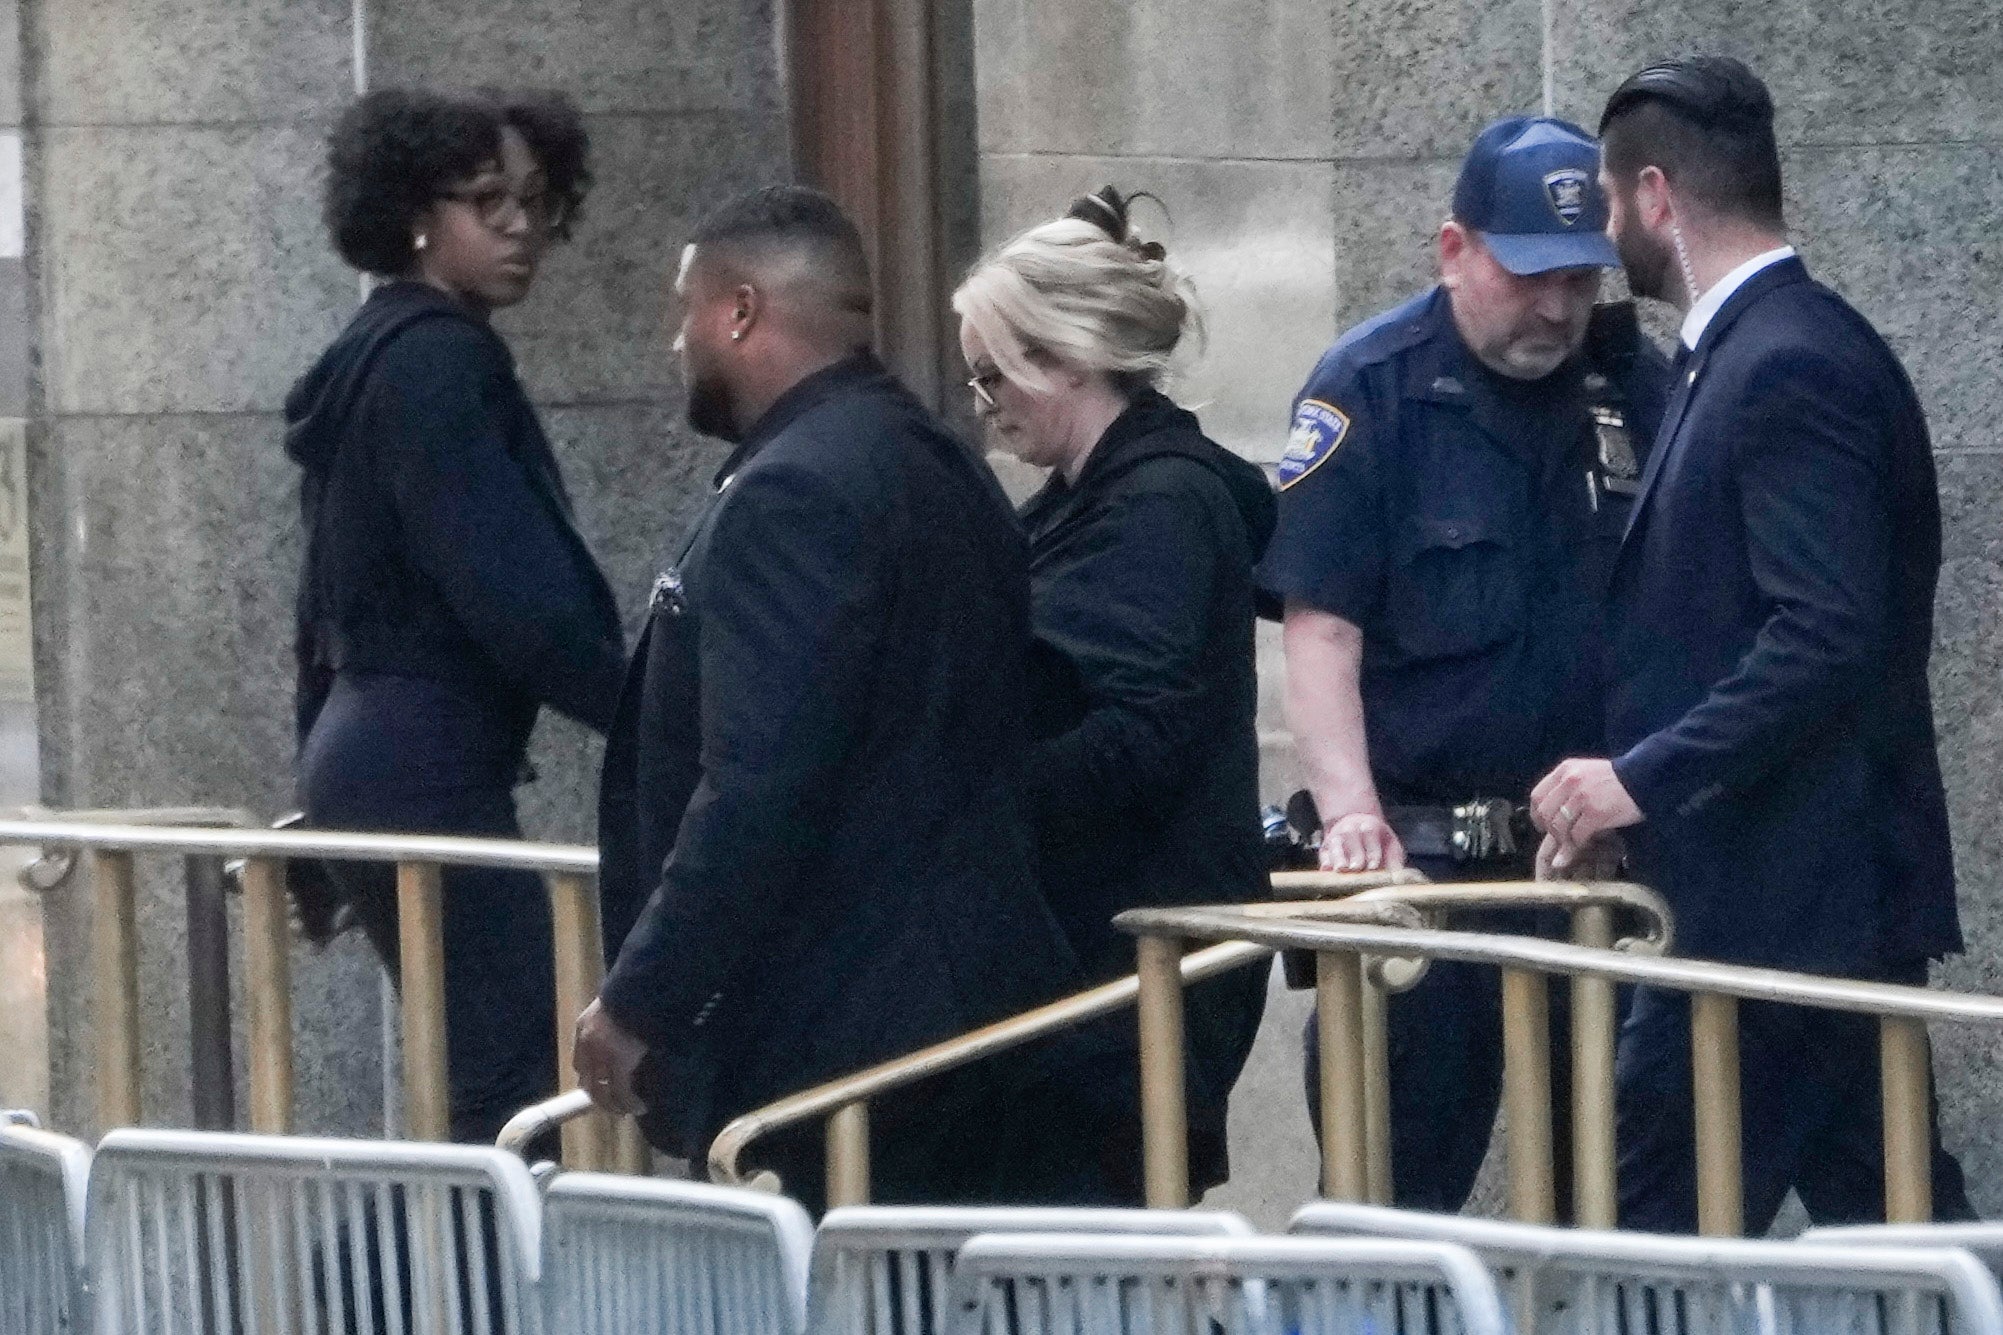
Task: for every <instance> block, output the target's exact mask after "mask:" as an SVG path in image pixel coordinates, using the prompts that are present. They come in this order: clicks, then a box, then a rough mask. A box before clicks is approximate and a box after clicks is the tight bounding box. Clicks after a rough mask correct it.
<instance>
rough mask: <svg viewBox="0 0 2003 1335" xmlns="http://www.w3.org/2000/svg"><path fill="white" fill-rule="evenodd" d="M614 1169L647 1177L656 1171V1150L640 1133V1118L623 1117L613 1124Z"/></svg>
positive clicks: (630, 1174) (635, 1175) (631, 1174)
mask: <svg viewBox="0 0 2003 1335" xmlns="http://www.w3.org/2000/svg"><path fill="white" fill-rule="evenodd" d="M612 1171H613V1172H615V1173H624V1174H626V1175H627V1176H628V1177H646V1176H647V1175H648V1174H650V1173H652V1172H653V1171H654V1151H653V1150H652V1149H651V1148H650V1147H649V1146H648V1144H647V1138H646V1137H645V1136H643V1135H641V1134H640V1122H639V1119H638V1118H634V1117H621V1118H620V1119H619V1120H618V1121H617V1122H615V1123H613V1125H612Z"/></svg>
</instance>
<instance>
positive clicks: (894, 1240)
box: [807, 1205, 1252, 1335]
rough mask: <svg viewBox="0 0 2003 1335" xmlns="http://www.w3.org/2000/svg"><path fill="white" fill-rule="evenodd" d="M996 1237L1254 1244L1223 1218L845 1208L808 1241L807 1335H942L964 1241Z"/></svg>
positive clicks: (1201, 1213)
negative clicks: (1149, 1238)
mask: <svg viewBox="0 0 2003 1335" xmlns="http://www.w3.org/2000/svg"><path fill="white" fill-rule="evenodd" d="M1001 1233H1038V1234H1041V1233H1064V1234H1092V1235H1108V1234H1129V1235H1151V1236H1158V1237H1160V1236H1177V1237H1211V1238H1230V1237H1251V1236H1252V1226H1251V1225H1250V1224H1248V1223H1246V1222H1245V1220H1244V1219H1242V1218H1240V1217H1239V1216H1237V1215H1235V1214H1230V1213H1227V1212H1224V1211H1220V1210H1182V1211H1177V1212H1175V1213H1173V1214H1167V1213H1162V1212H1159V1211H1152V1210H1099V1209H1072V1210H1061V1209H1041V1208H1034V1207H1014V1206H922V1205H913V1206H881V1205H874V1206H872V1205H862V1206H848V1207H844V1208H842V1209H836V1210H830V1211H828V1214H827V1217H826V1218H825V1219H823V1220H822V1221H821V1228H820V1231H819V1233H817V1234H816V1235H815V1237H814V1260H813V1270H812V1278H811V1280H810V1282H809V1284H808V1290H807V1292H808V1302H809V1316H808V1321H807V1329H808V1330H809V1331H811V1332H812V1335H942V1333H943V1332H944V1331H945V1330H946V1329H947V1325H948V1323H947V1317H948V1315H949V1308H950V1304H951V1301H952V1293H953V1274H954V1264H955V1257H956V1256H957V1255H958V1253H959V1250H960V1248H961V1247H963V1246H965V1245H966V1243H967V1242H968V1240H969V1239H971V1238H974V1237H976V1236H980V1235H988V1234H1001Z"/></svg>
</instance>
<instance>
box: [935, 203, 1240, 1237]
mask: <svg viewBox="0 0 2003 1335" xmlns="http://www.w3.org/2000/svg"><path fill="white" fill-rule="evenodd" d="M953 309H954V310H955V311H956V312H958V313H959V315H960V319H961V324H960V347H961V350H962V352H963V353H964V355H965V357H966V361H967V367H968V369H969V371H970V372H971V373H972V379H971V380H970V381H969V382H968V384H969V386H970V388H971V389H972V391H973V394H974V399H975V407H976V410H977V411H978V413H979V414H980V417H981V420H982V422H983V423H984V427H985V431H986V434H987V437H988V441H989V443H990V445H992V446H993V447H994V448H997V449H1000V450H1004V451H1006V452H1008V453H1010V454H1013V455H1015V456H1016V457H1017V458H1020V459H1022V460H1023V461H1025V462H1027V463H1030V464H1033V465H1036V466H1038V467H1042V468H1047V469H1049V470H1050V476H1049V480H1048V482H1047V483H1046V484H1045V485H1044V487H1043V489H1042V490H1041V491H1039V492H1038V493H1037V494H1036V495H1035V496H1034V497H1033V498H1032V499H1031V500H1030V501H1029V502H1028V503H1027V504H1026V505H1024V506H1023V507H1022V510H1021V518H1022V522H1023V525H1024V527H1025V528H1026V530H1027V531H1028V534H1029V539H1030V544H1031V555H1030V578H1031V594H1032V608H1033V612H1032V615H1033V619H1034V625H1033V629H1034V633H1035V639H1036V645H1035V649H1036V653H1035V659H1036V667H1037V671H1036V672H1035V674H1034V676H1033V696H1032V699H1033V705H1032V738H1033V740H1032V742H1031V746H1030V750H1029V763H1028V765H1027V767H1026V771H1025V774H1024V779H1023V785H1022V791H1023V794H1024V797H1025V805H1026V808H1027V811H1028V814H1029V816H1030V819H1031V824H1032V828H1033V830H1034V834H1035V838H1036V846H1037V852H1038V860H1039V874H1040V876H1041V881H1042V885H1043V889H1044V893H1045V895H1046V897H1047V898H1048V900H1049V901H1050V905H1051V908H1052V910H1053V911H1054V912H1055V913H1056V915H1057V918H1058V921H1059V922H1060V923H1061V924H1062V925H1063V927H1064V929H1065V932H1066V934H1067V935H1068V936H1069V937H1070V940H1071V942H1072V944H1073V946H1074V947H1075V948H1076V950H1077V951H1078V954H1079V957H1080V960H1081V962H1082V963H1083V965H1084V967H1085V970H1086V972H1087V974H1088V975H1089V976H1090V977H1091V979H1092V981H1094V982H1099V981H1103V980H1106V979H1110V978H1115V977H1118V976H1121V975H1124V974H1128V973H1131V972H1133V968H1134V944H1133V938H1131V937H1129V936H1127V935H1126V934H1124V933H1122V932H1119V931H1116V930H1115V929H1114V928H1113V927H1112V925H1111V920H1112V918H1113V916H1114V915H1115V914H1117V913H1119V912H1120V911H1122V910H1124V909H1129V908H1135V907H1139V906H1143V905H1161V904H1181V903H1215V902H1219V901H1226V900H1249V899H1253V898H1255V897H1257V896H1259V894H1260V893H1261V891H1262V889H1263V887H1264V885H1265V872H1264V867H1263V860H1262V853H1261V846H1260V833H1259V811H1258V768H1259V756H1258V744H1257V737H1256V733H1255V729H1254V721H1253V716H1254V711H1255V708H1256V704H1257V682H1256V678H1255V675H1254V670H1253V647H1252V626H1253V605H1252V600H1253V592H1252V566H1253V563H1254V562H1255V561H1256V560H1257V559H1258V557H1259V554H1260V552H1261V551H1262V550H1263V549H1264V547H1265V544H1266V540H1267V538H1268V537H1269V536H1270V535H1271V533H1272V530H1273V523H1274V500H1273V495H1272V491H1271V489H1270V487H1269V486H1268V485H1267V483H1266V479H1265V476H1264V474H1263V473H1262V472H1261V471H1260V470H1259V469H1258V468H1256V467H1254V466H1253V465H1251V464H1248V463H1246V462H1245V461H1244V460H1242V459H1239V458H1237V457H1236V456H1234V455H1232V454H1231V453H1229V452H1228V451H1226V450H1224V449H1223V448H1221V447H1220V446H1218V445H1217V444H1216V443H1215V442H1213V441H1211V440H1209V439H1208V438H1206V437H1205V436H1204V434H1203V431H1202V428H1201V427H1200V426H1199V425H1198V423H1197V420H1196V417H1195V416H1194V415H1193V414H1191V413H1190V412H1188V411H1186V410H1184V409H1182V408H1179V407H1177V406H1176V405H1175V404H1174V403H1173V402H1171V401H1170V400H1169V399H1168V398H1167V397H1166V396H1165V395H1164V394H1163V393H1162V392H1161V390H1160V388H1159V386H1160V384H1161V383H1162V381H1163V378H1164V377H1165V376H1166V374H1167V373H1168V371H1169V368H1170V366H1171V363H1172V362H1173V361H1174V359H1175V357H1176V355H1177V353H1178V352H1179V351H1180V350H1181V349H1182V348H1183V346H1184V345H1185V344H1186V343H1188V342H1191V341H1193V340H1194V339H1195V338H1197V337H1200V332H1201V322H1200V317H1199V315H1198V312H1197V308H1196V304H1195V300H1194V293H1193V291H1192V290H1191V288H1190V285H1189V283H1188V281H1187V280H1186V278H1185V277H1184V276H1183V275H1182V273H1181V271H1180V270H1179V269H1178V268H1177V266H1176V265H1175V264H1174V263H1173V262H1172V261H1171V260H1170V259H1169V257H1168V256H1167V254H1166V253H1165V251H1164V250H1163V248H1162V246H1161V245H1160V244H1159V243H1156V242H1151V241H1144V240H1142V239H1140V238H1138V237H1137V236H1136V235H1135V233H1134V229H1133V227H1132V224H1131V222H1130V219H1129V213H1128V201H1127V200H1126V199H1125V198H1123V197H1122V196H1121V195H1120V193H1119V192H1118V191H1116V190H1114V189H1112V188H1111V187H1108V188H1106V189H1104V190H1101V191H1099V192H1098V193H1096V194H1093V195H1087V196H1085V197H1083V198H1081V199H1079V200H1077V201H1076V202H1075V203H1074V204H1073V205H1072V207H1071V209H1070V211H1069V213H1068V214H1067V215H1066V216H1065V217H1064V218H1061V219H1059V220H1057V221H1055V222H1051V223H1047V224H1045V225H1043V226H1040V227H1036V228H1033V229H1031V230H1030V231H1028V232H1025V233H1023V234H1022V235H1021V236H1018V237H1016V238H1015V239H1014V240H1012V241H1010V242H1008V243H1007V244H1006V245H1004V246H1003V247H1001V249H999V250H998V251H996V252H995V253H994V254H992V255H990V256H989V257H987V258H986V259H984V260H982V261H981V262H980V263H979V264H978V265H976V266H975V268H974V270H973V271H972V273H971V274H969V276H968V277H967V279H966V281H965V282H964V283H963V284H962V285H961V286H960V289H959V291H958V292H956V293H955V294H954V297H953ZM1264 997H1265V979H1264V978H1263V977H1262V976H1261V975H1259V974H1258V973H1257V972H1256V971H1248V972H1245V973H1242V974H1239V975H1237V976H1233V977H1227V978H1223V979H1219V980H1216V981H1214V982H1212V983H1209V984H1206V985H1205V986H1204V987H1203V988H1199V989H1197V990H1196V991H1195V992H1194V993H1193V994H1192V996H1191V999H1190V1008H1189V1034H1190V1047H1191V1052H1190V1057H1191V1062H1190V1096H1191V1098H1190V1130H1191V1145H1192V1148H1191V1159H1192V1163H1191V1169H1192V1186H1193V1187H1195V1188H1196V1189H1197V1190H1202V1189H1203V1188H1204V1187H1207V1186H1209V1185H1211V1184H1213V1183H1215V1182H1218V1181H1221V1180H1222V1179H1223V1177H1224V1176H1225V1173H1226V1168H1227V1165H1226V1164H1225V1159H1224V1113H1225V1102H1226V1099H1227V1097H1228V1095H1229V1094H1230V1090H1231V1085H1232V1084H1233V1082H1235V1081H1236V1079H1237V1077H1238V1072H1239V1070H1240V1068H1241V1067H1242V1066H1243V1064H1244V1059H1245V1054H1246V1052H1247V1051H1248V1049H1249V1048H1250V1046H1251V1042H1252V1037H1253V1035H1254V1033H1255V1031H1256V1030H1257V1028H1258V1022H1259V1015H1260V1010H1261V1008H1262V1005H1263V1002H1264ZM1126 1028H1130V1026H1125V1027H1123V1029H1122V1032H1123V1033H1124V1032H1125V1029H1126ZM1129 1041H1130V1040H1129ZM1131 1070H1132V1062H1131V1058H1130V1055H1129V1059H1128V1060H1126V1061H1124V1062H1113V1063H1109V1064H1108V1066H1107V1067H1106V1075H1105V1078H1104V1079H1091V1080H1073V1081H1069V1082H1064V1083H1063V1085H1062V1087H1060V1088H1053V1089H1050V1090H1048V1091H1046V1093H1045V1095H1044V1096H1043V1097H1039V1098H1037V1099H1034V1100H1031V1101H1030V1104H1031V1106H1032V1107H1035V1108H1036V1109H1037V1116H1038V1124H1039V1126H1045V1127H1050V1128H1053V1133H1052V1134H1049V1135H1047V1136H1045V1137H1044V1139H1046V1140H1047V1141H1049V1142H1052V1143H1050V1144H1048V1145H1045V1146H1043V1147H1042V1150H1041V1153H1042V1157H1043V1159H1044V1161H1045V1162H1046V1163H1047V1164H1049V1165H1050V1169H1049V1171H1050V1172H1051V1174H1052V1175H1053V1180H1052V1181H1051V1183H1050V1188H1051V1194H1052V1195H1055V1196H1059V1197H1065V1198H1069V1199H1073V1200H1081V1201H1082V1200H1100V1201H1118V1200H1138V1199H1139V1196H1140V1179H1139V1171H1140V1156H1139V1149H1138V1144H1139V1139H1138V1136H1139V1131H1138V1121H1137V1118H1136V1114H1135V1107H1134V1098H1133V1090H1132V1087H1131V1083H1130V1082H1131V1075H1130V1074H1129V1073H1130V1072H1131ZM1050 1100H1056V1101H1057V1103H1058V1104H1059V1105H1062V1106H1061V1107H1057V1108H1053V1106H1052V1104H1051V1102H1050ZM1066 1109H1075V1110H1076V1112H1077V1114H1078V1116H1079V1117H1080V1118H1081V1119H1083V1120H1084V1121H1085V1122H1086V1123H1087V1124H1088V1125H1091V1126H1096V1127H1098V1128H1099V1129H1100V1131H1101V1133H1102V1134H1097V1135H1095V1136H1090V1137H1086V1138H1085V1139H1087V1140H1089V1142H1090V1145H1089V1148H1088V1149H1087V1150H1086V1151H1085V1153H1084V1155H1083V1157H1082V1158H1081V1157H1079V1156H1078V1155H1076V1154H1075V1153H1074V1154H1070V1157H1069V1158H1068V1160H1067V1157H1066V1156H1067V1151H1066V1149H1065V1148H1064V1146H1063V1145H1062V1144H1059V1143H1057V1142H1060V1141H1061V1142H1065V1143H1067V1144H1068V1143H1069V1142H1070V1141H1072V1140H1074V1139H1077V1137H1075V1136H1074V1135H1073V1134H1072V1132H1073V1131H1074V1130H1075V1124H1074V1125H1071V1126H1067V1125H1066V1124H1067V1122H1069V1121H1070V1118H1069V1116H1068V1115H1067V1114H1066ZM1058 1128H1063V1129H1062V1130H1058ZM1025 1134H1026V1135H1028V1136H1029V1137H1030V1138H1031V1139H1032V1140H1035V1139H1036V1137H1037V1132H1036V1131H1035V1130H1033V1129H1032V1130H1029V1131H1026V1132H1025ZM1066 1174H1068V1177H1067V1176H1066ZM1060 1178H1062V1179H1063V1180H1057V1179H1060Z"/></svg>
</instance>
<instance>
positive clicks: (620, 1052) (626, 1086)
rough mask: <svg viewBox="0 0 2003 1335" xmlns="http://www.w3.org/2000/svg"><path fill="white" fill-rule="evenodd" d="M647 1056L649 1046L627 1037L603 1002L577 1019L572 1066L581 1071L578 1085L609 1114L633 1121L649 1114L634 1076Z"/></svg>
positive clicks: (590, 1008)
mask: <svg viewBox="0 0 2003 1335" xmlns="http://www.w3.org/2000/svg"><path fill="white" fill-rule="evenodd" d="M646 1055H647V1045H646V1044H645V1043H644V1042H642V1041H641V1040H640V1039H639V1038H637V1037H635V1036H634V1035H632V1034H629V1033H627V1032H626V1030H625V1029H624V1028H622V1027H621V1026H620V1024H619V1022H618V1021H617V1020H615V1019H613V1018H612V1015H611V1013H610V1012H609V1011H607V1010H606V1009H605V1007H604V1006H603V1005H602V1004H600V1003H599V1002H596V1001H594V1002H592V1003H591V1004H590V1005H589V1006H587V1007H585V1008H584V1014H582V1015H580V1016H578V1017H577V1041H576V1046H575V1048H574V1049H573V1051H572V1056H571V1064H572V1065H574V1066H575V1067H576V1068H577V1083H578V1085H579V1086H580V1087H582V1088H583V1090H584V1092H585V1093H587V1094H589V1095H590V1096H591V1101H592V1102H593V1103H595V1104H597V1105H598V1106H599V1107H600V1108H603V1109H604V1110H605V1111H606V1112H609V1113H612V1114H613V1115H615V1116H619V1117H630V1116H637V1115H638V1114H640V1113H643V1112H645V1111H647V1105H646V1104H644V1103H642V1102H641V1101H640V1096H639V1094H638V1093H636V1092H635V1091H634V1089H633V1073H634V1072H635V1071H637V1070H639V1069H640V1059H641V1058H643V1057H645V1056H646Z"/></svg>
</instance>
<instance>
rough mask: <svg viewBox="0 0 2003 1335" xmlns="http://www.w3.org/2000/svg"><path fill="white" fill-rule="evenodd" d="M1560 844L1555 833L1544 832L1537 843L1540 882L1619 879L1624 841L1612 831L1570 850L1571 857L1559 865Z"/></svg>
mask: <svg viewBox="0 0 2003 1335" xmlns="http://www.w3.org/2000/svg"><path fill="white" fill-rule="evenodd" d="M1561 847H1562V845H1560V844H1559V842H1558V837H1557V836H1556V835H1551V834H1547V835H1545V836H1544V841H1543V842H1542V843H1540V844H1539V845H1538V846H1537V879H1538V880H1540V881H1581V882H1590V881H1618V880H1619V879H1620V878H1621V865H1622V864H1623V863H1624V862H1626V861H1627V840H1625V839H1623V838H1621V837H1620V835H1619V834H1617V833H1615V832H1614V831H1612V830H1609V831H1607V832H1606V833H1605V834H1602V835H1601V836H1600V837H1599V838H1597V839H1595V840H1593V841H1592V842H1591V843H1589V844H1587V845H1586V846H1585V847H1584V848H1578V849H1574V850H1573V851H1572V860H1571V861H1570V862H1568V863H1566V864H1565V865H1564V866H1559V865H1558V862H1557V855H1558V851H1559V849H1560V848H1561Z"/></svg>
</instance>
